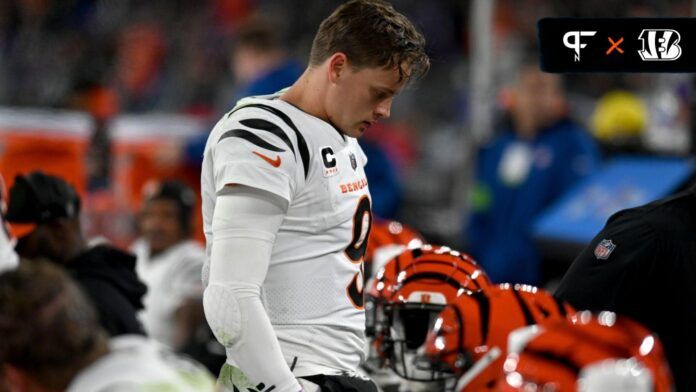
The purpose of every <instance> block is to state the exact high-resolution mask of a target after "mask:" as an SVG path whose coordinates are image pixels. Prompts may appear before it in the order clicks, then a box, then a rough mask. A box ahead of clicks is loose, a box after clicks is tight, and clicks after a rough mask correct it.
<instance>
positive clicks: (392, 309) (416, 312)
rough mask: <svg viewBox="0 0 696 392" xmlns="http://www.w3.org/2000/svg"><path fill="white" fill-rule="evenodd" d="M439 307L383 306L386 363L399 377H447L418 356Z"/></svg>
mask: <svg viewBox="0 0 696 392" xmlns="http://www.w3.org/2000/svg"><path fill="white" fill-rule="evenodd" d="M443 308H444V306H443V305H432V304H408V303H407V304H395V305H387V306H385V314H386V315H387V317H388V318H389V319H390V323H389V324H390V326H389V332H388V336H386V337H385V340H387V341H388V342H389V344H388V347H390V350H389V353H386V354H388V355H389V364H390V366H391V368H392V369H393V370H394V372H395V373H396V374H398V375H399V376H400V377H402V378H405V379H407V380H412V381H437V380H443V379H446V378H451V377H453V375H452V374H451V373H445V372H442V370H441V369H439V368H438V367H435V366H432V364H431V362H430V361H428V360H427V359H424V358H423V356H422V352H423V344H424V343H425V338H426V336H427V334H428V331H429V330H430V329H431V328H432V327H433V325H434V324H435V320H437V316H438V314H439V313H440V311H441V310H442V309H443Z"/></svg>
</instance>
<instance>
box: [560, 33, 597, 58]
mask: <svg viewBox="0 0 696 392" xmlns="http://www.w3.org/2000/svg"><path fill="white" fill-rule="evenodd" d="M595 34H597V32H596V31H569V32H567V33H565V35H564V36H563V45H565V47H566V48H568V49H573V50H574V51H575V61H580V49H584V48H585V46H587V44H583V43H582V42H580V37H592V36H594V35H595ZM571 38H572V41H571Z"/></svg>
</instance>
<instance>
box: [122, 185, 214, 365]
mask: <svg viewBox="0 0 696 392" xmlns="http://www.w3.org/2000/svg"><path fill="white" fill-rule="evenodd" d="M195 206H196V194H195V193H194V192H193V190H192V189H190V188H189V187H188V185H186V184H184V183H182V182H179V181H163V182H158V181H151V182H149V183H147V184H146V185H145V186H144V187H143V207H142V210H141V211H140V216H139V219H138V226H139V231H140V235H141V237H140V238H139V239H138V240H137V241H136V242H135V243H134V244H133V245H132V247H131V250H132V251H133V252H134V253H135V255H136V257H137V262H136V267H135V269H136V272H137V273H138V277H139V278H140V279H141V280H142V281H143V282H144V283H145V284H146V285H147V288H148V291H147V294H146V295H145V297H144V298H143V304H144V306H145V309H143V311H142V312H141V314H140V316H141V320H142V321H143V326H144V327H145V331H146V332H147V334H148V335H149V336H150V337H152V338H153V339H155V340H157V341H159V342H160V343H162V344H165V345H167V346H169V347H172V348H173V349H175V350H177V351H182V350H184V348H185V347H186V348H189V349H192V347H191V345H192V344H194V340H196V339H197V335H200V334H203V335H206V336H207V337H208V338H209V339H212V342H210V340H206V341H204V342H203V344H204V345H207V344H208V343H210V344H215V345H216V346H218V347H219V350H218V358H217V361H214V362H215V363H214V365H211V367H213V368H215V371H217V370H219V369H220V366H222V363H223V362H224V349H223V348H222V346H220V345H219V344H217V342H216V341H215V339H214V337H212V334H210V333H208V334H205V332H204V331H199V329H201V328H204V329H208V326H207V323H206V322H205V316H204V315H203V302H202V296H203V286H202V284H201V269H202V268H203V262H204V260H205V251H204V249H203V247H202V246H201V245H200V244H199V243H197V242H196V241H194V240H193V239H192V238H191V236H192V225H193V220H192V218H193V211H194V207H195ZM194 335H196V336H194ZM191 354H193V355H192V356H194V358H196V359H199V358H198V356H199V355H201V354H202V353H201V352H198V353H191ZM220 356H222V357H223V358H222V359H221V358H220ZM201 360H203V358H201ZM207 361H208V359H205V360H203V362H207Z"/></svg>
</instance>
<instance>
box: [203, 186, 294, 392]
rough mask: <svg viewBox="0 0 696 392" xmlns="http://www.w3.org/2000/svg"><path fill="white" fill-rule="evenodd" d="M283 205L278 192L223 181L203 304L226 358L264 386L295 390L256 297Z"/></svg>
mask: <svg viewBox="0 0 696 392" xmlns="http://www.w3.org/2000/svg"><path fill="white" fill-rule="evenodd" d="M287 208H288V201H287V200H285V199H283V198H282V197H280V196H277V195H274V194H272V193H270V192H266V191H263V190H260V189H256V188H252V187H249V186H243V185H227V186H225V187H224V188H223V189H222V190H221V191H220V192H218V195H217V198H216V204H215V211H214V213H213V237H214V239H213V244H212V249H211V256H210V257H211V260H210V262H211V266H210V280H209V283H208V287H207V288H206V289H205V292H204V295H203V305H204V309H205V315H206V318H207V319H208V323H209V324H210V326H211V329H212V331H213V333H214V334H215V337H216V338H217V339H218V341H220V343H221V344H222V345H223V346H225V348H226V350H227V357H228V362H230V363H231V364H232V365H236V366H237V367H239V368H240V369H241V370H242V371H243V372H244V373H246V376H247V377H248V378H249V379H250V380H251V381H252V382H253V383H257V384H258V383H263V384H264V389H267V388H269V387H270V386H275V388H274V391H278V392H286V391H288V392H297V391H299V390H301V387H300V384H299V383H298V382H297V380H296V379H295V377H294V376H293V374H292V372H291V371H290V368H289V367H288V365H287V364H286V362H285V360H284V358H283V355H282V353H281V350H280V344H279V343H278V340H277V338H276V336H275V333H274V331H273V328H272V327H271V322H270V320H269V318H268V315H267V314H266V311H265V309H264V307H263V304H262V302H261V297H260V293H261V284H262V283H263V281H264V279H265V277H266V273H267V271H268V266H269V262H270V258H271V251H272V248H273V242H274V240H275V236H276V233H277V232H278V229H279V227H280V224H281V223H282V221H283V218H284V217H285V214H286V212H287Z"/></svg>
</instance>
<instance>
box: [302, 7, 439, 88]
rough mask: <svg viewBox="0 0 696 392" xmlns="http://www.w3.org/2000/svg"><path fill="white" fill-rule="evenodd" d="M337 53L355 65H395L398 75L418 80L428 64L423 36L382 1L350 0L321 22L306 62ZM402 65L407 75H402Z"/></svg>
mask: <svg viewBox="0 0 696 392" xmlns="http://www.w3.org/2000/svg"><path fill="white" fill-rule="evenodd" d="M337 52H342V53H345V54H346V56H347V57H348V60H349V61H350V62H351V63H352V64H353V65H354V66H355V67H357V68H363V67H384V68H395V67H398V69H399V75H400V77H401V78H403V77H404V76H406V77H408V78H409V79H418V78H420V77H422V76H423V75H425V73H426V72H427V71H428V68H429V67H430V60H429V59H428V56H427V55H426V54H425V38H424V37H423V35H422V34H421V33H419V32H418V30H416V28H415V27H414V26H413V24H412V23H411V22H410V21H409V20H408V19H407V18H406V17H405V16H404V15H402V14H400V13H398V12H397V11H396V10H395V9H394V7H392V5H391V4H389V3H387V2H385V1H382V0H351V1H349V2H347V3H345V4H343V5H341V6H340V7H338V8H336V10H335V11H334V12H333V13H332V14H331V15H329V17H328V18H326V19H324V21H323V22H321V25H320V26H319V31H318V32H317V34H316V36H315V37H314V42H313V43H312V51H311V54H310V56H309V64H310V65H319V64H321V63H322V62H324V61H325V60H326V59H327V58H329V57H331V55H333V54H334V53H337ZM404 64H406V65H407V66H409V67H410V74H409V75H404V71H403V65H404Z"/></svg>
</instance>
